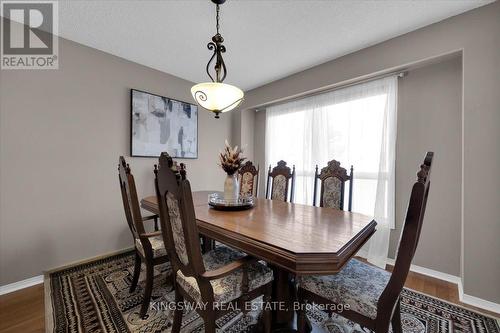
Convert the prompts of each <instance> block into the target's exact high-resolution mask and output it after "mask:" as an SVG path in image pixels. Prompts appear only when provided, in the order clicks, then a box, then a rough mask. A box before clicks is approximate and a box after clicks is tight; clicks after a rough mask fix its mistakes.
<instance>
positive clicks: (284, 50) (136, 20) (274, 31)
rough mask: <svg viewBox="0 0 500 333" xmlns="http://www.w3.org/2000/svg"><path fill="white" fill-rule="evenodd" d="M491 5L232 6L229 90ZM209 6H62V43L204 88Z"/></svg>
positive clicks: (186, 1)
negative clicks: (92, 49) (87, 47)
mask: <svg viewBox="0 0 500 333" xmlns="http://www.w3.org/2000/svg"><path fill="white" fill-rule="evenodd" d="M490 2H493V0H484V1H480V0H446V1H442V0H426V1H423V0H413V1H403V0H394V1H374V0H372V1H339V0H337V1H328V0H302V1H299V0H267V1H264V0H260V1H259V0H228V1H227V2H226V3H225V4H224V5H223V6H222V7H221V34H222V36H223V37H224V38H225V43H224V44H225V45H226V48H227V52H226V54H225V57H224V59H225V61H226V65H227V67H228V70H229V71H228V76H227V78H226V81H225V82H226V83H230V84H234V85H237V86H239V87H241V88H242V89H244V90H249V89H252V88H255V87H258V86H261V85H263V84H266V83H268V82H271V81H274V80H276V79H279V78H282V77H285V76H287V75H290V74H292V73H295V72H299V71H301V70H304V69H306V68H309V67H312V66H314V65H317V64H320V63H323V62H325V61H328V60H332V59H335V58H337V57H340V56H342V55H345V54H348V53H351V52H354V51H356V50H359V49H362V48H365V47H368V46H370V45H374V44H377V43H379V42H382V41H384V40H387V39H390V38H392V37H395V36H398V35H401V34H404V33H407V32H409V31H412V30H415V29H418V28H420V27H423V26H426V25H429V24H431V23H434V22H437V21H440V20H443V19H445V18H447V17H450V16H454V15H457V14H460V13H462V12H465V11H468V10H471V9H473V8H476V7H479V6H482V5H485V4H487V3H490ZM214 16H215V6H214V5H213V4H212V3H211V2H210V1H209V0H176V1H173V0H170V1H169V0H167V1H159V0H157V1H138V0H136V1H125V0H121V1H112V0H106V1H75V0H66V1H60V4H59V34H60V35H61V36H62V37H65V38H68V39H70V40H73V41H76V42H78V43H81V44H84V45H88V46H91V47H93V48H96V49H99V50H102V51H105V52H108V53H111V54H114V55H117V56H120V57H123V58H125V59H128V60H131V61H134V62H137V63H140V64H143V65H146V66H149V67H152V68H155V69H158V70H161V71H164V72H167V73H170V74H173V75H176V76H179V77H182V78H184V79H187V80H190V81H193V82H201V81H207V80H208V77H207V75H206V73H205V66H206V63H207V61H208V59H209V58H210V56H211V52H210V51H209V50H208V49H207V48H206V45H207V43H208V42H209V40H210V38H211V37H212V35H213V34H214V33H215V17H214Z"/></svg>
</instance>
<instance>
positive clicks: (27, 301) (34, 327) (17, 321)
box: [0, 269, 500, 333]
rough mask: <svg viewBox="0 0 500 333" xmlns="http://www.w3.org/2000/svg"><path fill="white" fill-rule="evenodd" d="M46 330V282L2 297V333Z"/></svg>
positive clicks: (429, 283)
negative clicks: (44, 288)
mask: <svg viewBox="0 0 500 333" xmlns="http://www.w3.org/2000/svg"><path fill="white" fill-rule="evenodd" d="M389 270H390V269H389ZM405 286H406V287H407V288H410V289H413V290H416V291H419V292H422V293H425V294H428V295H430V296H434V297H438V298H441V299H443V300H446V301H448V302H451V303H456V304H459V305H461V306H463V307H466V308H470V309H472V310H476V311H479V312H482V313H485V314H489V315H491V316H495V317H500V314H498V313H492V312H489V311H485V310H482V309H479V308H475V307H472V306H470V305H467V304H463V303H461V302H459V300H458V289H457V286H456V285H455V284H453V283H450V282H446V281H442V280H438V279H435V278H432V277H428V276H425V275H422V274H418V273H414V272H410V274H409V275H408V278H407V280H406V283H405ZM44 331H45V310H44V290H43V285H42V284H40V285H36V286H33V287H30V288H26V289H23V290H19V291H16V292H13V293H10V294H6V295H2V296H0V333H7V332H9V333H11V332H24V333H28V332H44Z"/></svg>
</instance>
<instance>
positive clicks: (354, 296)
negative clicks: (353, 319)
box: [299, 259, 391, 319]
mask: <svg viewBox="0 0 500 333" xmlns="http://www.w3.org/2000/svg"><path fill="white" fill-rule="evenodd" d="M390 277H391V274H390V273H389V272H387V271H384V270H382V269H380V268H378V267H375V266H372V265H369V264H365V263H363V262H361V261H359V260H356V259H352V260H350V261H349V262H348V263H347V264H346V265H345V267H344V268H343V269H342V271H340V272H339V273H337V274H335V275H324V276H303V277H300V280H299V281H300V282H299V285H300V287H301V288H302V289H305V290H307V291H309V292H312V293H314V294H316V295H321V296H322V297H323V298H326V299H328V300H330V301H332V302H333V303H336V304H343V305H346V304H348V305H349V308H350V310H354V311H356V312H358V313H361V314H363V315H365V316H367V317H369V318H372V319H375V318H376V317H377V302H378V300H379V298H380V295H382V292H383V291H384V289H385V287H386V286H387V283H388V282H389V279H390Z"/></svg>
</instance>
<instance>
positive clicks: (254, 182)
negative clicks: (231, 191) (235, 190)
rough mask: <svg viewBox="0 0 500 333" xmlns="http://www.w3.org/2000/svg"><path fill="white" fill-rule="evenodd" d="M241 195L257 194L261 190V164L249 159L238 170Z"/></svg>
mask: <svg viewBox="0 0 500 333" xmlns="http://www.w3.org/2000/svg"><path fill="white" fill-rule="evenodd" d="M238 178H239V180H240V195H241V196H252V195H253V196H257V194H258V191H259V166H257V168H256V167H255V165H254V164H253V163H252V162H250V161H247V162H246V163H245V164H243V165H242V166H241V168H240V169H239V170H238Z"/></svg>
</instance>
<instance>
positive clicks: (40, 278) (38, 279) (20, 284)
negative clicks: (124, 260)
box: [0, 247, 133, 295]
mask: <svg viewBox="0 0 500 333" xmlns="http://www.w3.org/2000/svg"><path fill="white" fill-rule="evenodd" d="M132 249H133V247H127V248H125V249H121V250H117V251H112V252H108V253H106V254H103V255H98V256H95V257H92V258H87V259H82V260H77V261H74V262H72V263H69V264H66V265H64V266H60V267H57V268H53V269H50V270H47V271H45V272H44V274H42V275H37V276H34V277H32V278H29V279H26V280H22V281H17V282H13V283H10V284H6V285H4V286H0V295H4V294H8V293H11V292H14V291H17V290H20V289H24V288H28V287H31V286H34V285H37V284H41V283H44V276H45V275H46V274H50V273H51V272H55V271H58V270H61V269H64V268H67V267H71V266H75V265H81V264H85V263H87V262H90V261H94V260H98V259H102V258H105V257H109V256H112V255H117V254H121V253H124V252H128V251H131V250H132Z"/></svg>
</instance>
